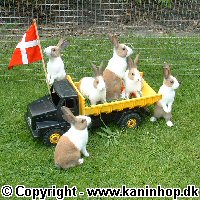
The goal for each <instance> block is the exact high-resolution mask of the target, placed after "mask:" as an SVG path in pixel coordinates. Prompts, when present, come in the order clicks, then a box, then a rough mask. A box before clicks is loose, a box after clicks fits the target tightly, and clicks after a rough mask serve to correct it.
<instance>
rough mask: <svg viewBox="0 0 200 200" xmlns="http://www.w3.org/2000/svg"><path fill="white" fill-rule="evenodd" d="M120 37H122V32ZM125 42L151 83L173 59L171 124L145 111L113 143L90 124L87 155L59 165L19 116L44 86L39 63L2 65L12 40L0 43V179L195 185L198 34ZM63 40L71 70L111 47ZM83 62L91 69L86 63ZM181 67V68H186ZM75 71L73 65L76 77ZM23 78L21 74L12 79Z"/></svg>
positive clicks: (199, 141) (30, 183)
mask: <svg viewBox="0 0 200 200" xmlns="http://www.w3.org/2000/svg"><path fill="white" fill-rule="evenodd" d="M122 40H123V41H124V42H127V41H126V40H127V39H126V38H123V39H122ZM57 41H58V40H56V41H55V42H57ZM128 42H129V43H130V44H132V46H134V47H135V48H136V49H137V50H139V51H140V54H141V62H140V65H139V66H140V69H141V71H144V72H145V79H146V80H148V83H149V84H150V85H151V86H152V87H153V88H154V89H155V90H157V89H158V88H159V86H160V85H161V84H162V76H160V74H162V63H163V61H164V60H166V61H167V62H168V61H171V63H172V64H173V72H174V74H176V75H177V78H178V79H179V81H181V83H182V84H181V86H180V88H179V89H178V90H177V96H176V101H175V103H174V107H173V119H174V124H175V126H174V127H172V128H169V127H167V126H166V124H165V122H164V120H159V121H158V122H156V123H151V122H150V121H149V117H146V118H145V119H144V120H143V122H142V124H141V126H140V127H139V128H138V129H135V130H128V131H125V132H123V133H121V134H120V135H119V137H117V139H118V142H119V144H118V145H110V146H107V145H106V143H107V138H106V137H100V135H98V134H97V132H98V131H100V129H97V130H93V131H92V132H90V136H89V143H88V146H87V148H88V151H89V153H90V157H88V158H85V162H84V164H83V165H82V166H80V167H76V168H73V169H70V170H68V171H59V170H57V169H56V168H55V167H54V162H53V153H54V147H52V148H49V147H46V146H44V145H43V144H42V143H41V141H39V140H35V139H34V138H33V137H32V135H31V133H30V132H29V130H28V128H27V127H26V123H25V120H24V113H25V112H26V108H27V105H28V103H30V102H32V101H34V100H36V99H38V98H39V97H42V96H43V95H45V94H47V92H48V91H47V88H46V83H45V81H42V80H39V81H38V79H42V78H44V74H43V72H42V70H41V69H40V68H41V65H38V64H31V65H30V66H23V67H22V68H23V69H25V68H26V67H27V68H28V69H33V70H32V71H31V70H30V71H24V70H23V69H22V68H19V69H14V70H12V71H7V69H6V66H7V65H8V62H9V57H10V56H11V54H12V51H13V50H14V49H12V48H14V47H15V45H16V44H13V43H10V44H9V43H8V44H3V49H4V51H3V52H2V54H3V56H2V60H1V61H0V64H2V66H3V67H2V68H1V74H2V75H9V76H1V79H0V84H1V91H0V96H1V103H0V113H1V121H0V128H1V137H0V150H1V159H0V166H1V167H0V175H1V179H0V186H2V185H5V184H9V185H12V186H13V187H15V186H16V185H19V184H20V185H25V186H26V187H51V185H56V186H57V187H63V186H64V185H69V187H72V186H77V189H78V190H79V191H83V192H84V191H85V189H86V188H87V187H121V185H126V186H127V187H144V186H145V185H150V186H151V187H157V185H158V184H160V185H162V187H168V188H169V187H176V188H177V187H180V188H184V187H186V186H187V185H196V186H197V187H200V174H199V170H200V167H199V166H200V134H199V129H200V125H199V113H200V104H199V99H200V94H199V88H200V79H199V75H198V74H197V72H198V70H197V71H195V69H198V66H199V51H200V50H199V42H200V41H199V39H198V38H176V37H172V38H154V37H148V38H145V37H130V38H129V39H128ZM51 43H52V44H53V42H51ZM70 43H71V47H70V46H69V47H68V49H66V50H65V51H64V53H63V57H64V60H65V62H66V63H67V69H68V71H69V72H70V73H71V74H74V73H76V71H75V72H74V70H75V69H76V70H77V68H78V67H80V66H86V67H87V66H89V62H88V60H89V59H90V60H94V61H95V62H96V63H97V64H100V62H101V60H105V63H106V62H107V60H108V59H109V57H110V56H111V55H112V50H110V49H111V48H112V47H111V45H110V44H109V42H108V41H107V40H101V38H100V39H99V38H94V37H93V38H90V40H87V39H86V38H71V41H70ZM88 43H89V44H88ZM97 43H98V45H97V46H96V45H95V44H97ZM48 44H50V42H49V43H48V42H46V41H43V42H42V45H43V46H47V45H48ZM105 49H106V52H105ZM88 50H91V51H88ZM107 52H108V53H107ZM7 55H9V56H7ZM79 55H80V56H79ZM75 58H76V60H75ZM191 69H193V70H192V71H191ZM82 70H83V69H82V68H80V71H82ZM85 70H86V72H88V71H89V73H90V74H91V71H90V70H89V69H88V68H86V69H85ZM78 71H79V69H78ZM80 71H79V72H80ZM83 71H84V70H83ZM194 72H195V73H194ZM39 73H40V74H41V75H38V74H39ZM188 73H189V74H190V75H189V76H187V75H186V74H188ZM192 74H193V75H192ZM195 74H196V75H195ZM80 77H81V73H79V74H78V75H77V79H79V78H80ZM26 78H27V79H28V81H23V82H22V81H19V80H21V79H23V80H25V79H26ZM150 109H151V110H152V109H153V106H152V107H151V108H150ZM116 131H117V130H116ZM1 198H2V197H1ZM10 199H17V198H14V197H12V198H10ZM49 199H51V198H49ZM141 199H145V198H141ZM146 199H147V198H146ZM148 199H153V198H148ZM169 199H171V198H169ZM179 199H181V198H179ZM188 199H190V198H188Z"/></svg>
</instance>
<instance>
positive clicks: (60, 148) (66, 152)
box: [54, 106, 91, 169]
mask: <svg viewBox="0 0 200 200" xmlns="http://www.w3.org/2000/svg"><path fill="white" fill-rule="evenodd" d="M61 110H62V112H63V114H64V115H63V119H65V120H66V121H67V122H69V123H70V124H71V128H70V129H69V130H68V131H67V132H66V133H64V134H63V135H62V136H61V138H60V139H59V141H58V143H57V145H56V148H55V152H54V162H55V165H56V167H58V168H62V169H67V168H70V167H75V166H77V165H80V164H82V163H83V161H84V160H83V158H81V152H82V153H83V155H84V156H89V153H88V152H87V150H86V145H87V142H88V129H87V127H88V125H89V124H90V123H91V118H90V117H87V116H81V115H79V116H76V117H75V116H74V115H73V113H72V112H71V111H70V109H69V108H67V107H64V106H63V107H61Z"/></svg>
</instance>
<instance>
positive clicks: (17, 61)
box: [8, 20, 43, 69]
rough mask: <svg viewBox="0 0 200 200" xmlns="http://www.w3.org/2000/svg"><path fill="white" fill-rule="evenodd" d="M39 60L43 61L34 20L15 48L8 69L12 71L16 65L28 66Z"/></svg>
mask: <svg viewBox="0 0 200 200" xmlns="http://www.w3.org/2000/svg"><path fill="white" fill-rule="evenodd" d="M39 60H43V55H42V50H41V46H40V41H39V36H38V33H37V26H36V22H35V20H34V22H33V24H32V25H31V26H30V28H29V29H28V30H27V31H26V33H25V34H24V35H23V37H22V39H21V40H20V42H19V43H18V45H17V47H16V48H15V50H14V53H13V55H12V58H11V61H10V64H9V66H8V69H12V68H13V67H14V66H16V65H24V64H29V63H33V62H36V61H39Z"/></svg>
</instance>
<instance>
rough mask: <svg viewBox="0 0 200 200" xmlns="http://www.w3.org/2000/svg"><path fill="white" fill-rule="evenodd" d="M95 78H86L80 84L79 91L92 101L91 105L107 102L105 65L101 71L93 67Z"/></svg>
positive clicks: (101, 67)
mask: <svg viewBox="0 0 200 200" xmlns="http://www.w3.org/2000/svg"><path fill="white" fill-rule="evenodd" d="M93 69H94V72H95V77H94V78H93V77H84V78H82V79H81V80H80V82H79V90H80V92H81V93H82V95H83V96H84V97H86V98H88V99H89V100H90V103H91V105H96V104H97V103H98V102H102V103H105V102H106V85H105V82H104V79H103V75H102V74H103V63H101V65H100V67H99V69H97V67H96V66H95V65H93Z"/></svg>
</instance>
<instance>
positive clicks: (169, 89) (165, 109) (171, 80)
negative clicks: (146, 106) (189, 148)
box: [150, 64, 179, 127]
mask: <svg viewBox="0 0 200 200" xmlns="http://www.w3.org/2000/svg"><path fill="white" fill-rule="evenodd" d="M163 73H164V81H163V85H162V86H161V87H160V89H159V91H158V93H159V94H162V99H161V100H160V101H158V102H157V103H156V105H155V109H154V115H153V117H151V119H150V120H151V121H152V122H154V121H156V120H157V119H158V118H161V117H163V118H164V119H165V120H166V124H167V126H169V127H171V126H173V123H172V121H171V118H172V113H171V112H172V104H173V102H174V99H175V94H176V93H175V90H176V89H177V88H178V87H179V82H178V80H177V79H176V78H175V77H174V76H172V75H171V71H170V66H169V65H168V64H165V65H164V67H163Z"/></svg>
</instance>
